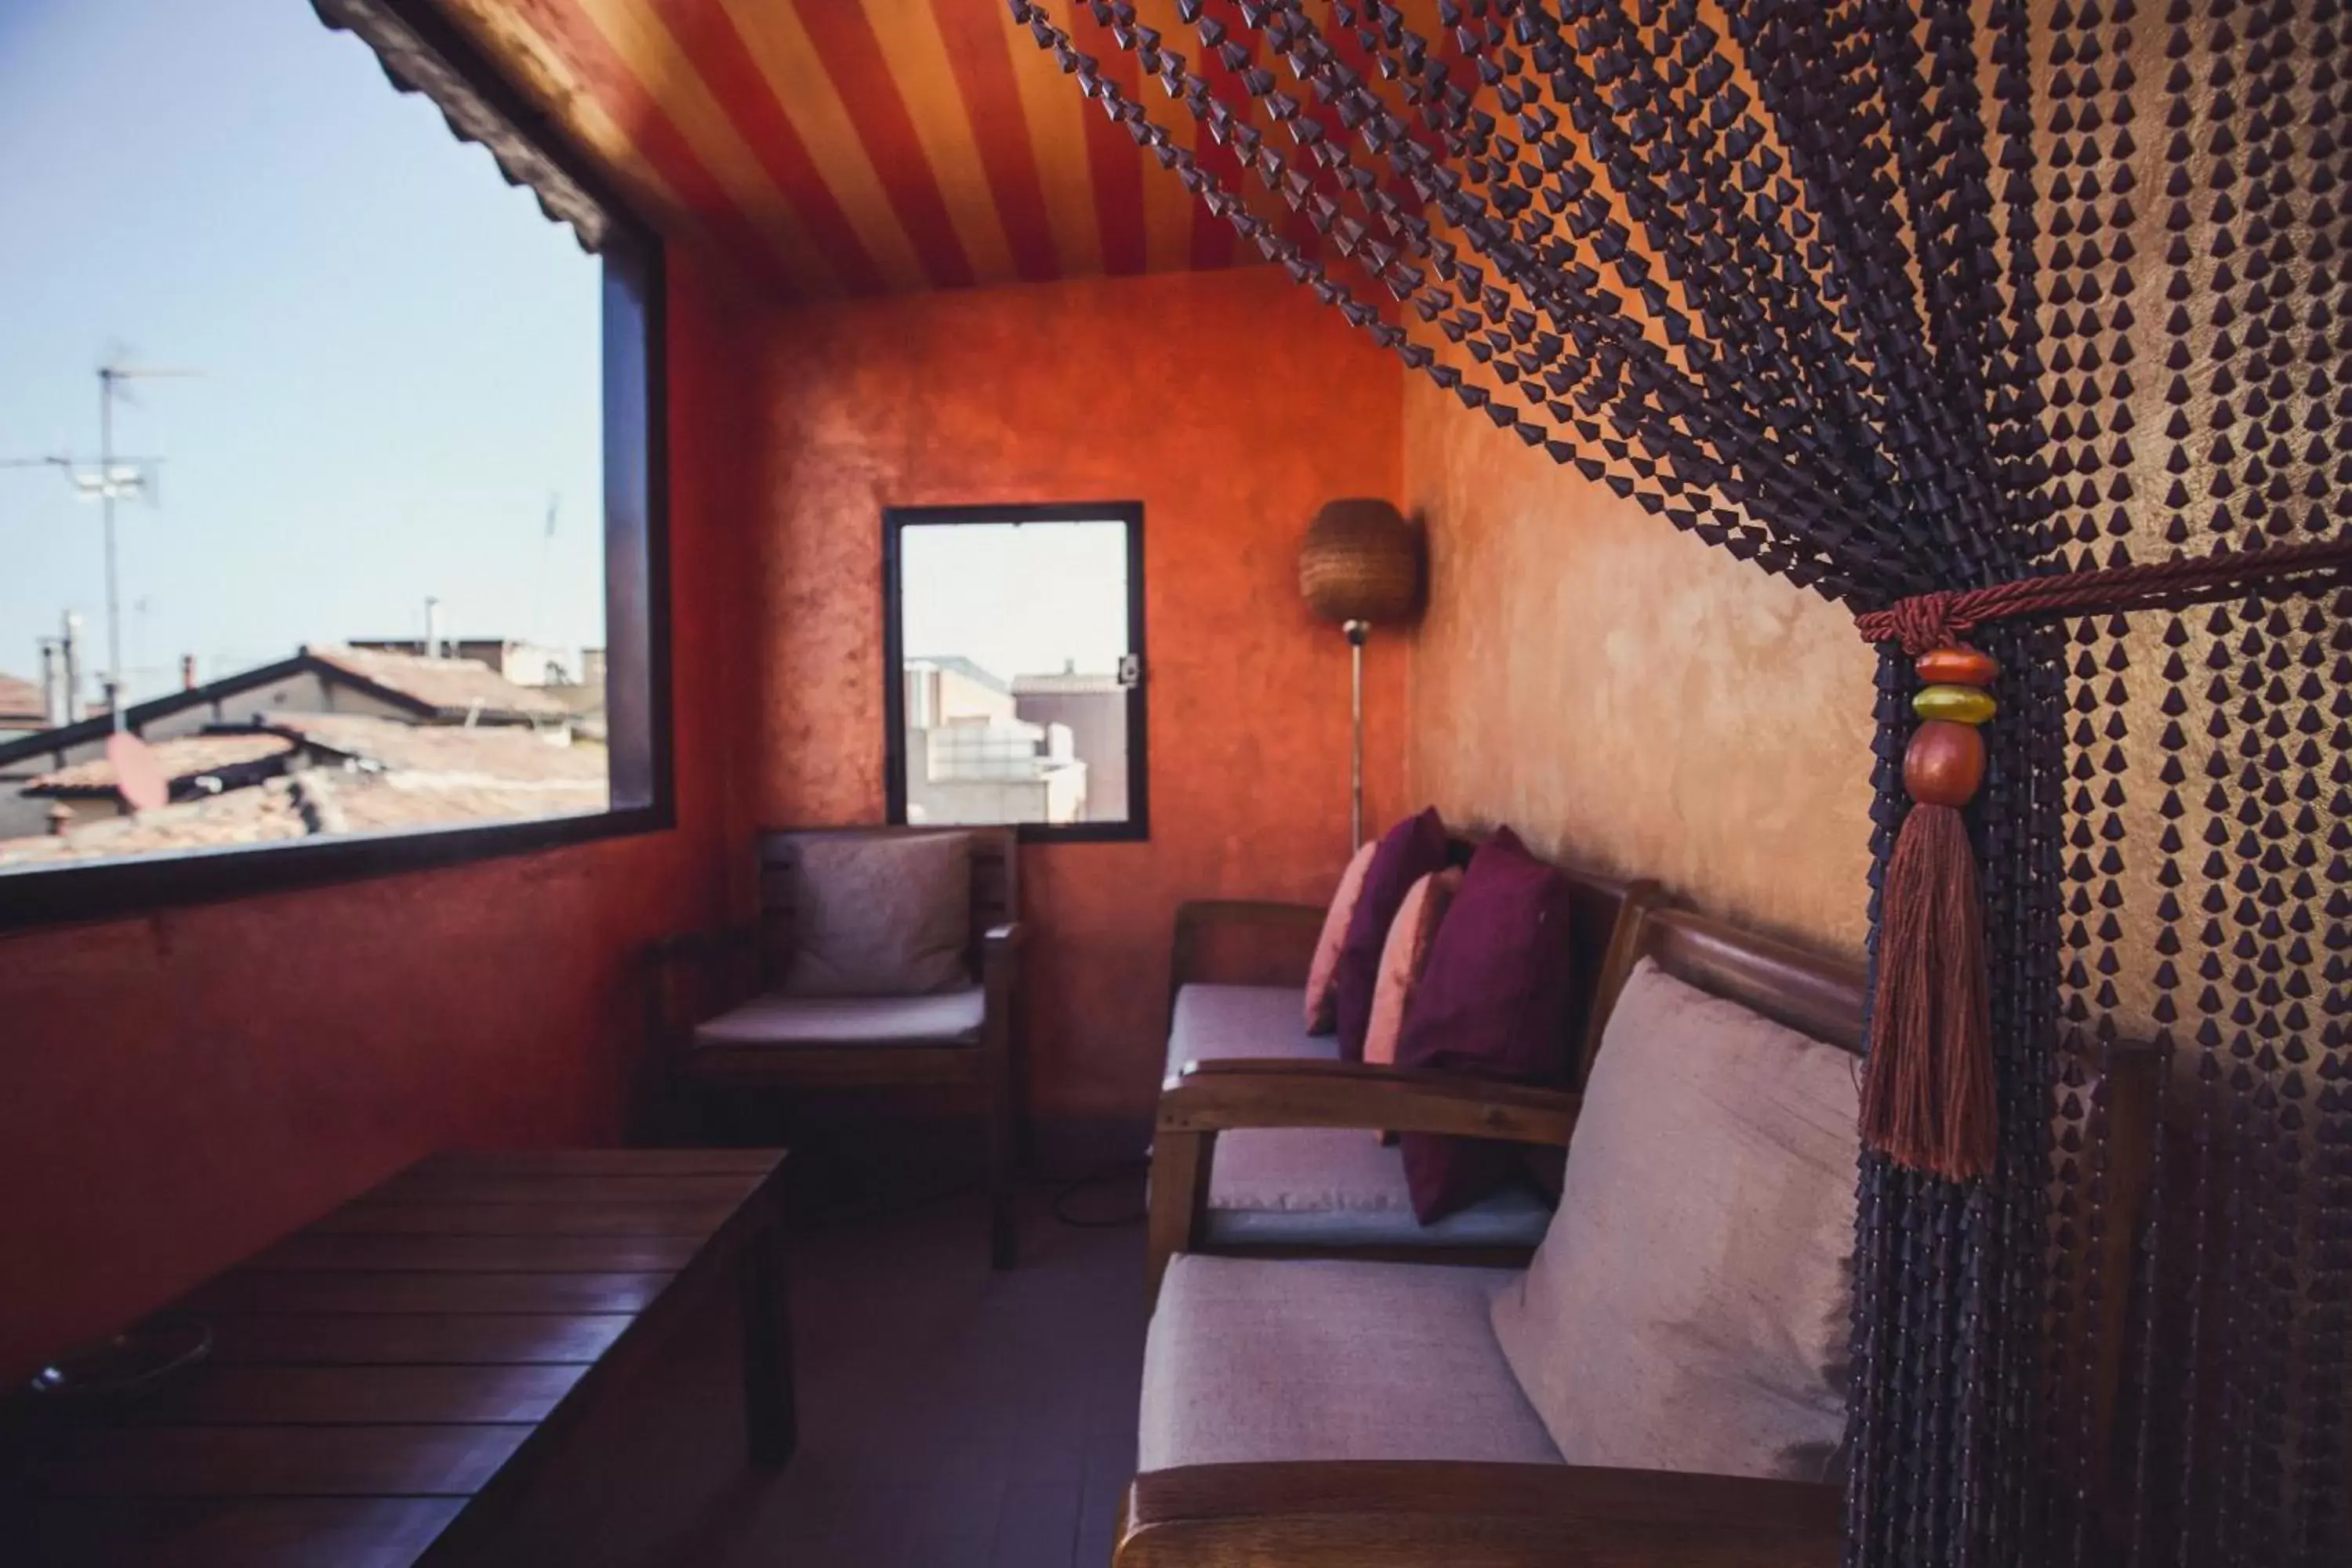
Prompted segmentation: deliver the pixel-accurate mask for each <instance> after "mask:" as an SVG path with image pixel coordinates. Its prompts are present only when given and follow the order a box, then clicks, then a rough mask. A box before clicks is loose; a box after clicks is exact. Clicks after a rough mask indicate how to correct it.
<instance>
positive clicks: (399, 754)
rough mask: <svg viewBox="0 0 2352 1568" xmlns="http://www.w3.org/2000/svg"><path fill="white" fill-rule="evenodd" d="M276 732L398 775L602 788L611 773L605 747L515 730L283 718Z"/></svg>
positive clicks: (321, 716)
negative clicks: (444, 775) (558, 782)
mask: <svg viewBox="0 0 2352 1568" xmlns="http://www.w3.org/2000/svg"><path fill="white" fill-rule="evenodd" d="M270 727H271V728H272V729H274V730H278V731H283V732H285V733H288V734H294V735H299V736H300V737H301V738H302V739H303V740H304V741H306V742H310V744H311V745H313V746H314V747H318V748H323V749H325V750H329V751H332V752H339V753H341V754H342V755H344V756H349V757H357V758H361V759H363V760H365V761H367V762H371V763H379V764H381V765H382V766H383V767H386V768H394V769H400V770H413V771H417V772H425V773H463V774H472V775H478V776H481V777H484V778H493V779H506V780H514V781H523V782H529V781H533V780H551V779H564V780H574V781H579V782H583V783H587V782H594V783H599V784H601V783H602V782H604V778H605V775H606V772H607V768H608V763H607V760H606V756H605V752H604V747H602V746H583V745H559V744H557V743H556V742H552V741H550V740H547V739H545V738H544V737H542V736H540V735H536V734H533V733H531V732H530V731H528V730H523V729H519V728H512V727H495V726H494V727H491V728H487V729H469V728H467V727H466V726H464V725H457V724H404V723H402V722H400V721H398V720H396V719H373V718H366V717H363V716H361V715H359V714H352V713H281V714H278V715H275V716H273V717H272V718H271V720H270Z"/></svg>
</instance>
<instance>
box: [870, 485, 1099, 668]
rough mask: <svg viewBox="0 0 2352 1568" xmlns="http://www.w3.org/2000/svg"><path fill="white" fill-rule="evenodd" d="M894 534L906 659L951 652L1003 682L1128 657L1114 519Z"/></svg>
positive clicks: (939, 527)
mask: <svg viewBox="0 0 2352 1568" xmlns="http://www.w3.org/2000/svg"><path fill="white" fill-rule="evenodd" d="M898 537H899V567H898V570H899V574H900V593H901V594H902V595H903V596H904V603H905V611H904V614H905V619H904V621H903V623H902V626H901V628H900V629H901V631H902V632H903V634H904V637H905V641H906V651H907V654H908V657H909V658H919V657H920V656H922V655H925V654H951V653H952V654H961V655H962V656H963V657H964V658H970V659H975V660H977V661H979V663H980V664H981V665H982V666H983V667H984V668H987V669H988V670H990V671H991V672H992V673H993V674H996V675H1000V676H1003V678H1004V679H1008V680H1010V679H1013V677H1014V676H1018V675H1050V674H1053V673H1055V671H1058V670H1060V669H1061V668H1063V667H1064V666H1065V665H1070V666H1073V667H1075V668H1076V669H1077V670H1078V671H1079V672H1080V673H1081V674H1087V675H1108V674H1110V673H1112V672H1113V671H1115V670H1117V669H1118V661H1119V657H1120V656H1121V655H1122V654H1125V653H1128V652H1129V651H1130V647H1131V645H1130V642H1129V636H1128V626H1127V529H1126V528H1125V527H1124V526H1123V525H1121V524H1119V523H1116V522H1075V523H1073V522H1030V523H1019V524H1013V523H971V522H961V523H950V524H939V525H933V526H930V527H920V526H918V527H910V528H908V529H907V530H905V531H903V532H902V533H901V534H900V535H899V536H898Z"/></svg>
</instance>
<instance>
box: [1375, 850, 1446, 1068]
mask: <svg viewBox="0 0 2352 1568" xmlns="http://www.w3.org/2000/svg"><path fill="white" fill-rule="evenodd" d="M1461 886H1462V873H1461V872H1460V871H1459V870H1458V869H1454V868H1448V869H1446V870H1444V871H1439V872H1436V873H1435V874H1433V875H1431V876H1427V877H1423V879H1421V880H1419V881H1417V882H1415V883H1414V884H1413V885H1412V888H1410V889H1407V891H1406V893H1405V896H1404V902H1403V903H1402V904H1399V905H1398V906H1397V915H1396V921H1395V922H1394V923H1393V924H1391V926H1390V927H1389V940H1388V943H1387V945H1386V946H1384V947H1382V948H1381V972H1380V977H1379V978H1378V979H1377V980H1375V981H1374V982H1373V984H1372V1021H1371V1025H1370V1027H1369V1028H1367V1029H1366V1030H1365V1031H1364V1059H1365V1060H1366V1061H1368V1062H1393V1061H1395V1060H1396V1052H1397V1037H1399V1036H1401V1035H1402V1034H1403V1033H1404V1015H1405V1010H1406V1008H1408V1007H1410V1006H1411V1005H1412V993H1413V987H1414V986H1416V985H1418V984H1421V976H1422V971H1423V968H1424V966H1426V965H1427V963H1429V950H1430V948H1431V947H1432V946H1433V945H1434V943H1435V942H1436V940H1437V923H1438V922H1439V921H1442V920H1444V918H1445V907H1446V906H1447V905H1448V904H1450V903H1452V902H1453V901H1454V889H1457V888H1459V887H1461Z"/></svg>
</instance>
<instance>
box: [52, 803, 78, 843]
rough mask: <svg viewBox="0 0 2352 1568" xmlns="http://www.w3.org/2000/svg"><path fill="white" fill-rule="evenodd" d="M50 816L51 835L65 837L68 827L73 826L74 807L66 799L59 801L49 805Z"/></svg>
mask: <svg viewBox="0 0 2352 1568" xmlns="http://www.w3.org/2000/svg"><path fill="white" fill-rule="evenodd" d="M48 818H49V837H52V838H63V837H65V836H66V829H67V828H68V827H71V826H73V820H74V814H73V807H72V806H69V805H67V804H66V803H65V802H64V801H59V802H58V804H57V805H53V806H51V807H49V810H48Z"/></svg>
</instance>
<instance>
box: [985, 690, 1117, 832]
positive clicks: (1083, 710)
mask: <svg viewBox="0 0 2352 1568" xmlns="http://www.w3.org/2000/svg"><path fill="white" fill-rule="evenodd" d="M1127 709H1128V703H1127V688H1126V687H1124V686H1122V685H1120V684H1119V681H1118V677H1117V676H1115V675H1081V674H1078V673H1077V672H1076V671H1075V670H1064V671H1063V672H1061V673H1060V674H1058V675H1022V676H1015V677H1014V678H1013V711H1014V712H1015V713H1016V714H1017V715H1019V717H1020V718H1021V719H1022V720H1024V721H1026V722H1028V723H1031V724H1038V725H1043V726H1045V727H1046V728H1048V729H1053V728H1057V727H1058V728H1061V729H1065V730H1067V731H1069V733H1070V749H1071V752H1072V754H1073V755H1075V756H1076V759H1077V760H1078V762H1079V763H1083V764H1084V765H1085V767H1086V770H1087V816H1086V818H1084V820H1087V821H1104V820H1110V821H1124V820H1125V819H1126V818H1127V816H1128V815H1129V810H1130V809H1131V808H1130V805H1129V795H1128V793H1127V791H1128V778H1127V757H1128V743H1127Z"/></svg>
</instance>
